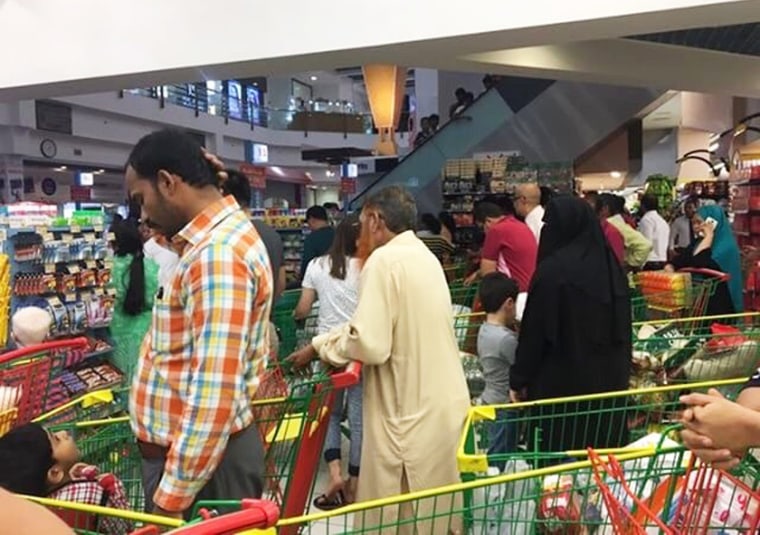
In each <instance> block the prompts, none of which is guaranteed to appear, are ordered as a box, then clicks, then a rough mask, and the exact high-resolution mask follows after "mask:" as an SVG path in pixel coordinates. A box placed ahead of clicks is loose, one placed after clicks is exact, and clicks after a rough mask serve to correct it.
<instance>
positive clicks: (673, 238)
mask: <svg viewBox="0 0 760 535" xmlns="http://www.w3.org/2000/svg"><path fill="white" fill-rule="evenodd" d="M696 211H697V204H696V202H695V201H694V200H693V199H687V200H686V202H685V203H684V204H683V215H681V216H679V217H677V218H676V219H675V220H674V221H673V223H671V224H670V250H671V251H672V252H673V253H674V254H679V253H681V252H682V251H684V250H685V249H688V248H689V247H690V246H691V243H692V242H693V241H694V230H693V229H692V227H691V218H692V217H694V214H695V213H696Z"/></svg>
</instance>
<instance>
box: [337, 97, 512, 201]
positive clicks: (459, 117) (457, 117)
mask: <svg viewBox="0 0 760 535" xmlns="http://www.w3.org/2000/svg"><path fill="white" fill-rule="evenodd" d="M491 91H498V84H497V85H495V86H493V87H491V88H490V89H488V90H487V91H483V92H482V93H480V94H479V95H478V96H477V98H475V100H473V101H472V104H470V105H469V106H467V107H466V108H465V109H464V110H462V111H461V112H459V114H458V115H455V116H454V117H452V118H451V119H449V120H448V121H446V122H445V123H444V124H443V126H441V127H440V128H439V129H438V130H436V132H435V133H434V134H433V135H432V136H430V137H428V138H426V139H425V140H424V141H423V142H422V143H421V144H420V146H419V147H414V148H413V149H412V151H411V152H409V153H408V154H407V155H406V156H405V157H404V159H406V158H408V157H409V156H411V155H412V154H414V153H415V152H417V151H418V150H420V149H421V148H422V147H424V146H425V145H427V144H428V143H430V141H431V140H433V139H435V137H436V136H437V135H438V134H440V133H441V132H443V130H445V129H446V128H447V127H448V126H449V125H451V124H454V123H457V122H460V121H463V120H465V121H467V120H472V117H470V116H469V115H466V112H467V110H469V109H471V108H472V107H473V106H474V105H475V103H476V102H478V101H479V100H480V99H482V98H483V97H484V96H486V95H487V94H489V93H490V92H491ZM400 163H401V162H399V164H400ZM394 170H395V167H394V168H393V169H391V170H390V171H386V172H385V173H383V174H382V175H380V176H379V177H377V178H376V179H375V180H373V181H372V183H371V184H370V185H368V186H367V187H366V188H364V189H363V190H362V191H360V192H359V193H358V194H357V195H356V196H355V197H354V198H353V199H351V200H350V201H349V202H348V210H349V211H353V210H354V209H355V206H356V202H357V201H358V200H359V199H361V198H362V197H364V196H365V195H366V194H367V193H369V191H370V190H371V189H372V188H374V187H375V186H376V185H377V184H379V183H380V182H381V181H382V180H383V179H384V178H385V177H386V176H388V174H389V173H392V172H393V171H394Z"/></svg>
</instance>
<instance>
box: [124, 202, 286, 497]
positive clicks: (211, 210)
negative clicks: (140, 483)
mask: <svg viewBox="0 0 760 535" xmlns="http://www.w3.org/2000/svg"><path fill="white" fill-rule="evenodd" d="M174 245H175V248H176V249H177V250H178V251H180V252H181V258H180V261H179V264H178V266H177V271H176V273H175V275H174V277H173V278H172V282H171V284H170V287H169V288H162V291H160V292H159V296H157V298H156V300H155V304H154V306H153V324H152V327H151V329H150V330H149V331H148V334H147V335H146V337H145V340H144V342H143V345H142V349H141V351H140V353H141V354H140V359H139V362H138V367H137V372H136V374H135V377H134V381H133V384H132V392H131V396H130V407H129V409H130V410H129V413H130V419H131V423H132V429H133V430H134V433H135V435H136V436H137V438H138V439H140V440H143V441H145V442H149V443H153V444H158V445H161V446H168V447H169V452H168V455H167V459H166V465H165V467H164V474H163V477H162V479H161V482H160V483H159V487H158V490H157V491H156V493H155V495H154V496H153V501H154V502H155V504H156V505H158V506H159V507H161V508H162V509H165V510H168V511H183V510H185V509H186V508H187V507H189V506H190V505H191V504H192V502H193V500H194V499H195V496H196V494H198V492H200V490H201V489H202V488H203V486H204V485H205V484H206V482H207V481H208V480H209V479H211V476H212V475H213V473H214V471H215V470H216V467H217V466H218V465H219V462H220V461H221V458H222V455H223V453H224V450H225V448H226V446H227V441H228V439H229V437H230V435H231V434H233V433H235V432H237V431H240V430H242V429H245V428H246V427H248V426H249V425H250V424H251V422H252V420H253V415H252V413H251V409H250V402H251V399H252V398H253V395H254V393H255V391H256V387H257V384H258V376H259V375H260V374H261V373H262V372H263V370H264V368H265V367H266V364H267V362H266V361H267V356H268V351H269V328H268V318H269V311H270V308H271V306H272V293H273V291H272V288H273V282H272V281H273V279H272V272H271V268H270V267H269V261H268V258H267V252H266V248H265V247H264V242H263V241H262V240H261V238H260V237H259V235H258V233H257V232H256V230H255V229H254V227H253V225H252V224H251V222H250V221H249V220H248V219H247V217H246V215H245V214H244V213H243V211H242V210H240V208H239V206H238V204H237V203H236V202H235V200H234V199H233V198H232V197H225V198H224V199H221V200H219V201H217V202H215V203H214V204H213V205H211V206H209V207H208V208H206V210H204V211H203V212H202V213H200V214H199V215H198V216H196V217H195V219H193V220H192V221H191V222H190V223H189V224H188V225H187V226H186V227H185V228H184V229H182V231H181V232H180V233H179V234H178V235H177V236H176V237H175V239H174ZM161 294H163V295H161Z"/></svg>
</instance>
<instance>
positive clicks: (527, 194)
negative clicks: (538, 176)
mask: <svg viewBox="0 0 760 535" xmlns="http://www.w3.org/2000/svg"><path fill="white" fill-rule="evenodd" d="M514 204H515V212H517V215H519V216H520V217H522V218H523V219H524V220H525V224H526V225H528V228H530V231H531V232H532V233H533V235H534V236H535V237H536V243H538V242H539V241H541V229H542V228H543V227H544V207H543V206H541V188H539V187H538V184H533V183H527V184H520V185H518V186H517V187H516V188H515V200H514Z"/></svg>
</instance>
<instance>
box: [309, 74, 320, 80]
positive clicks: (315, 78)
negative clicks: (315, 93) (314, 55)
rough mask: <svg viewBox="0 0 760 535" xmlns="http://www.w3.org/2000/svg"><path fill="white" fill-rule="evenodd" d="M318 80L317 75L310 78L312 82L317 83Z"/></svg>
mask: <svg viewBox="0 0 760 535" xmlns="http://www.w3.org/2000/svg"><path fill="white" fill-rule="evenodd" d="M317 79H318V78H317V77H316V76H315V75H313V74H312V75H311V76H309V80H311V81H312V82H316V81H317Z"/></svg>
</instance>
